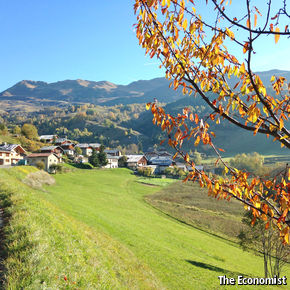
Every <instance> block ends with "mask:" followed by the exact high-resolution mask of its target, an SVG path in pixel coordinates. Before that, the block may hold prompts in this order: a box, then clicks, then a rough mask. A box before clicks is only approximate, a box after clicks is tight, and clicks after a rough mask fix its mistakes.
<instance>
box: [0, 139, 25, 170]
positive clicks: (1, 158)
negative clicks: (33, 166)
mask: <svg viewBox="0 0 290 290" xmlns="http://www.w3.org/2000/svg"><path fill="white" fill-rule="evenodd" d="M25 154H26V151H25V150H24V149H23V148H22V147H21V145H18V144H5V143H4V144H2V145H0V165H6V166H7V165H16V164H17V163H18V162H19V161H20V160H22V159H23V158H24V156H25Z"/></svg>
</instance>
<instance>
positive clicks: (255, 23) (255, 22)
mask: <svg viewBox="0 0 290 290" xmlns="http://www.w3.org/2000/svg"><path fill="white" fill-rule="evenodd" d="M257 18H258V17H257V14H255V21H254V27H256V26H257Z"/></svg>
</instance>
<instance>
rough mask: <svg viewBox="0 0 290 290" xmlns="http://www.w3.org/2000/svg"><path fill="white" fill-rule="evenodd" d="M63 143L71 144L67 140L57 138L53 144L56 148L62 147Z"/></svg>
mask: <svg viewBox="0 0 290 290" xmlns="http://www.w3.org/2000/svg"><path fill="white" fill-rule="evenodd" d="M64 143H72V141H70V140H68V139H67V138H57V139H55V141H54V142H53V144H54V145H56V146H62V144H64Z"/></svg>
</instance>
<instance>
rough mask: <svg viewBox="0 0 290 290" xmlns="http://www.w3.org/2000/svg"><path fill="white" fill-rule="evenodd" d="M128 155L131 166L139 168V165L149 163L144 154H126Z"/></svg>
mask: <svg viewBox="0 0 290 290" xmlns="http://www.w3.org/2000/svg"><path fill="white" fill-rule="evenodd" d="M126 157H127V166H128V167H129V168H132V169H137V168H138V167H142V166H146V165H147V159H146V157H145V156H144V155H126Z"/></svg>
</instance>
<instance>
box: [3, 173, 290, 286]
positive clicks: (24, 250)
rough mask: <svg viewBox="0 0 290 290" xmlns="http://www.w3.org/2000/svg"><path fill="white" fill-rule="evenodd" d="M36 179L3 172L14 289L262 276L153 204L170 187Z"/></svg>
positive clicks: (85, 178)
mask: <svg viewBox="0 0 290 290" xmlns="http://www.w3.org/2000/svg"><path fill="white" fill-rule="evenodd" d="M31 170H32V171H33V170H34V169H30V168H29V167H21V168H14V169H12V170H1V171H0V177H1V179H0V180H1V181H0V182H1V183H0V184H1V185H2V187H1V188H2V200H6V204H7V203H8V205H7V211H9V212H10V213H11V217H10V223H9V225H7V226H6V230H5V231H6V244H7V246H6V248H5V249H4V252H5V253H6V254H7V255H8V257H7V259H6V261H5V267H6V272H5V273H6V274H5V277H6V281H7V282H6V287H10V288H9V289H17V288H18V289H19V288H25V289H39V288H40V289H42V288H43V289H47V288H50V289H56V288H57V289H64V288H65V289H94V288H98V289H163V288H165V289H218V288H220V286H219V280H218V276H220V275H227V277H237V276H238V275H240V274H241V275H244V276H248V277H263V260H262V257H259V256H257V255H255V254H253V253H251V252H244V251H242V250H241V249H240V248H239V246H238V245H237V244H235V243H234V242H232V241H229V240H228V239H226V238H222V237H218V236H216V235H214V234H210V233H208V232H206V231H205V230H202V229H198V228H196V227H194V226H190V225H187V224H184V223H182V222H179V221H178V220H176V219H174V218H172V217H170V216H169V215H168V214H165V213H162V212H161V211H159V210H158V209H156V208H155V207H153V206H151V205H150V204H148V203H147V202H146V201H145V199H146V198H145V197H147V198H148V196H150V195H152V194H156V193H157V192H159V191H160V190H161V189H162V190H166V186H167V184H164V183H165V181H162V180H157V179H156V180H153V182H152V183H150V182H149V181H148V180H142V179H141V180H140V179H139V180H138V178H137V177H136V176H134V175H133V174H132V172H131V171H130V170H127V169H112V170H109V169H108V170H80V169H77V170H74V171H72V172H69V173H65V174H58V175H55V176H54V177H55V180H56V183H55V184H54V185H51V186H44V187H42V188H40V189H32V188H30V187H29V186H26V185H25V184H23V183H22V180H23V179H24V178H25V175H26V174H27V173H28V171H31ZM25 171H27V172H25ZM9 182H13V186H7V185H8V184H9ZM158 183H160V184H158ZM167 183H168V184H169V183H174V181H167ZM5 186H6V187H5ZM177 190H178V189H177ZM205 198H207V196H206V195H205ZM289 273H290V271H289V268H286V272H285V273H283V275H287V274H289ZM38 287H39V288H38ZM236 287H238V286H236ZM265 287H266V286H262V287H261V288H265ZM226 288H227V287H226ZM228 288H231V287H230V286H229V287H228ZM243 288H247V287H243ZM255 288H256V287H255ZM257 288H259V287H257ZM266 288H267V287H266ZM268 288H270V287H268ZM249 289H252V287H251V286H249Z"/></svg>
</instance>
